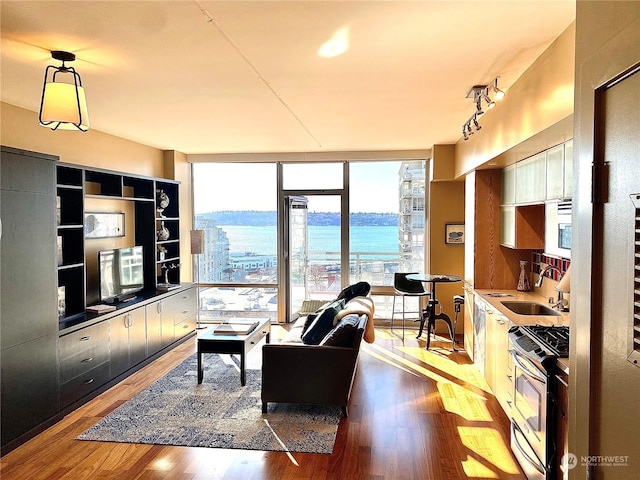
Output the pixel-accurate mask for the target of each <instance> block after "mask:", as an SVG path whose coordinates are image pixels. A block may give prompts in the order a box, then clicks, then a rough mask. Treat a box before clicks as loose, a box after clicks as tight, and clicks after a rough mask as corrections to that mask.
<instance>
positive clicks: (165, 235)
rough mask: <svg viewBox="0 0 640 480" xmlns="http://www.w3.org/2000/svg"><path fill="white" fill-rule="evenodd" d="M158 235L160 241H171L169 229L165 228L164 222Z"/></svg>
mask: <svg viewBox="0 0 640 480" xmlns="http://www.w3.org/2000/svg"><path fill="white" fill-rule="evenodd" d="M156 234H157V236H158V240H160V241H161V242H163V241H165V240H169V229H168V228H167V227H165V226H164V222H161V223H160V230H158V231H157V232H156Z"/></svg>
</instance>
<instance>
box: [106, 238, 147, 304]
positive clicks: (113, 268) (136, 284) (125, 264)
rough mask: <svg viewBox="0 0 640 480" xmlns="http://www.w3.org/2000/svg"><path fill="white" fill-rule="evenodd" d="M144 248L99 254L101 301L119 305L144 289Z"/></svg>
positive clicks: (115, 250) (136, 247)
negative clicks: (118, 303)
mask: <svg viewBox="0 0 640 480" xmlns="http://www.w3.org/2000/svg"><path fill="white" fill-rule="evenodd" d="M142 253H143V250H142V246H135V247H127V248H114V249H112V250H100V251H99V252H98V276H99V282H100V301H103V302H107V303H117V302H122V301H125V300H127V299H129V298H131V297H134V296H135V293H136V292H139V291H140V290H142V289H143V288H144V268H143V255H142Z"/></svg>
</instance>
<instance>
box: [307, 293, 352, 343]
mask: <svg viewBox="0 0 640 480" xmlns="http://www.w3.org/2000/svg"><path fill="white" fill-rule="evenodd" d="M343 308H344V302H343V301H342V300H336V301H335V302H331V303H330V304H329V305H327V306H326V307H325V308H324V310H322V312H320V313H318V316H317V317H316V318H315V319H314V320H313V321H312V322H311V325H309V327H308V328H307V330H306V331H305V332H304V334H303V335H302V342H303V343H306V344H307V345H318V344H319V343H320V342H321V341H322V339H323V338H324V337H325V336H326V335H327V333H329V331H330V330H331V329H332V328H333V320H334V318H335V317H336V315H337V314H338V312H339V311H340V310H342V309H343Z"/></svg>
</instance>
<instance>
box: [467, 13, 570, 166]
mask: <svg viewBox="0 0 640 480" xmlns="http://www.w3.org/2000/svg"><path fill="white" fill-rule="evenodd" d="M574 52H575V24H571V25H570V26H569V27H568V28H567V29H566V30H565V31H564V32H563V33H562V35H560V36H559V37H558V38H557V39H556V40H555V41H554V42H553V43H552V44H551V45H550V46H549V48H547V50H545V51H544V52H543V54H542V55H541V56H540V57H539V58H538V59H537V60H536V61H535V62H534V63H533V64H532V65H531V66H530V67H529V68H528V69H527V70H526V71H525V72H524V73H523V74H522V76H521V77H520V78H519V79H518V80H517V81H516V82H515V83H514V84H513V85H512V86H511V88H509V90H508V91H507V95H506V96H505V98H504V99H503V100H502V101H501V102H500V103H498V104H497V105H496V107H495V108H494V109H492V110H491V111H489V112H487V113H486V114H485V115H483V116H482V117H481V120H480V123H481V125H482V130H481V131H480V132H479V133H478V134H477V135H473V136H472V137H471V138H470V139H469V140H467V141H464V140H462V139H461V140H459V141H458V143H457V144H456V166H455V176H456V177H460V176H462V175H464V174H466V173H468V172H470V171H472V170H473V169H474V168H476V167H479V166H480V165H483V164H484V163H486V162H488V161H489V160H491V159H493V158H494V157H497V156H498V155H500V154H502V153H504V152H506V151H508V150H509V149H512V148H514V147H516V146H518V145H519V144H521V143H522V142H524V141H525V140H527V139H529V138H531V137H534V136H535V135H538V134H540V133H542V132H544V131H545V130H546V129H548V128H549V127H552V126H554V125H555V124H557V123H558V122H561V121H562V120H563V119H565V118H567V117H569V116H571V115H572V114H573V83H574ZM470 107H471V105H470ZM462 122H464V119H461V124H460V125H461V126H462ZM564 133H565V136H566V134H568V135H570V136H568V138H562V135H561V136H560V138H555V139H554V140H553V142H554V143H551V144H550V145H548V146H546V147H543V148H541V149H540V150H538V151H541V150H544V149H545V148H548V147H551V146H553V145H557V144H559V143H562V142H563V141H565V140H569V139H570V138H572V136H571V134H572V132H571V129H569V130H568V131H566V129H565V132H564ZM554 136H557V134H555V133H554ZM534 153H537V152H535V151H533V152H531V155H532V154H534ZM521 158H524V157H521Z"/></svg>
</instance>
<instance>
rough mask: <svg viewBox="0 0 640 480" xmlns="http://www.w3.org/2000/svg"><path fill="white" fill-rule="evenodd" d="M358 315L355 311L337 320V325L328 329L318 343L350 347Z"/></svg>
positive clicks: (356, 328)
mask: <svg viewBox="0 0 640 480" xmlns="http://www.w3.org/2000/svg"><path fill="white" fill-rule="evenodd" d="M359 319H360V318H359V316H358V315H357V314H355V313H352V314H351V315H347V316H346V317H344V318H343V319H342V320H340V321H339V322H338V325H336V326H335V328H333V330H331V331H329V333H327V335H326V336H325V337H324V338H323V339H322V341H321V342H320V345H329V346H333V347H351V346H352V345H353V339H354V338H355V335H356V332H357V330H358V323H359Z"/></svg>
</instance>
